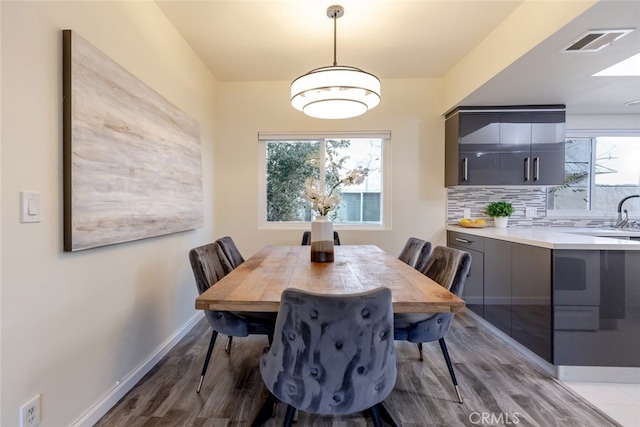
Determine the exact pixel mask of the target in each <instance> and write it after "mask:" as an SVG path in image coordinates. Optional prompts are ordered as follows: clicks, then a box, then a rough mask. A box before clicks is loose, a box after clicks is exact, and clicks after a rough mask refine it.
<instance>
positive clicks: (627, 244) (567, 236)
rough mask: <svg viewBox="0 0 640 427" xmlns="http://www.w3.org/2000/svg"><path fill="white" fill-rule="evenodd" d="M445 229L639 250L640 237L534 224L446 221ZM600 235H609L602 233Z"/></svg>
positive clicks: (545, 243)
mask: <svg viewBox="0 0 640 427" xmlns="http://www.w3.org/2000/svg"><path fill="white" fill-rule="evenodd" d="M446 229H447V230H448V231H457V232H459V233H466V234H471V235H474V236H481V237H489V238H492V239H498V240H505V241H508V242H514V243H522V244H525V245H531V246H539V247H542V248H548V249H580V250H615V251H640V241H634V240H628V239H624V238H616V237H625V236H630V235H632V236H638V237H640V233H639V232H637V231H631V230H630V231H626V230H615V229H606V228H570V227H536V226H532V227H526V226H525V227H507V228H495V227H486V228H467V227H462V226H459V225H447V228H446ZM593 234H597V236H594V235H593ZM603 235H606V236H611V237H601V236H603Z"/></svg>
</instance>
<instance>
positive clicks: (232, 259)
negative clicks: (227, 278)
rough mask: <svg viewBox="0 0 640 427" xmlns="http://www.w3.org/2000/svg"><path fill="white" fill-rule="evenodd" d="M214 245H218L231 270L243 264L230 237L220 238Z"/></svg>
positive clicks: (240, 255) (242, 259)
mask: <svg viewBox="0 0 640 427" xmlns="http://www.w3.org/2000/svg"><path fill="white" fill-rule="evenodd" d="M215 243H217V244H219V245H220V247H221V248H222V252H224V254H225V256H226V257H227V259H228V260H229V264H230V265H231V268H232V269H233V268H236V267H238V266H239V265H240V264H242V263H243V262H244V258H243V257H242V254H241V253H240V251H239V250H238V247H237V246H236V244H235V242H234V241H233V239H232V238H231V237H229V236H224V237H221V238H219V239H218V240H216V241H215Z"/></svg>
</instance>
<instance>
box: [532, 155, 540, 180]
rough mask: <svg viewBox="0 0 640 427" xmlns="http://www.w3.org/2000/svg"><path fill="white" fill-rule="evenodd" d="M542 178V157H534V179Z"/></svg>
mask: <svg viewBox="0 0 640 427" xmlns="http://www.w3.org/2000/svg"><path fill="white" fill-rule="evenodd" d="M539 178H540V157H534V158H533V180H534V181H537V180H538V179H539Z"/></svg>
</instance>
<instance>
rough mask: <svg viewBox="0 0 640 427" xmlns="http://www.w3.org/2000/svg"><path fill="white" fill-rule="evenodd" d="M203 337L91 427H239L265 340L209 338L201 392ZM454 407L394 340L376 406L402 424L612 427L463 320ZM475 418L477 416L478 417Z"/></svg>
mask: <svg viewBox="0 0 640 427" xmlns="http://www.w3.org/2000/svg"><path fill="white" fill-rule="evenodd" d="M210 336H211V330H210V329H209V326H208V324H207V323H206V320H205V319H203V320H202V321H201V322H199V323H198V325H197V326H196V327H194V328H193V329H192V330H191V331H190V332H189V334H188V335H187V336H185V337H184V338H183V339H182V340H181V341H180V342H179V343H178V345H176V346H175V347H174V348H173V349H172V350H171V351H170V352H169V353H168V354H167V355H166V356H165V357H164V358H163V359H162V360H161V361H160V362H159V363H158V364H157V365H156V366H155V367H154V368H153V369H152V370H151V371H150V372H149V373H148V374H147V375H146V376H145V377H144V378H143V379H142V380H141V381H140V382H139V383H138V384H137V385H136V386H135V387H134V388H133V389H132V390H131V391H130V392H129V393H127V395H125V396H124V397H123V398H122V399H121V400H120V401H119V402H118V403H117V404H116V405H115V406H114V407H113V408H112V409H111V410H110V411H109V412H108V413H107V414H105V416H104V417H102V419H101V420H100V421H99V422H98V423H97V424H96V426H98V427H120V426H123V427H124V426H127V427H156V426H172V427H174V426H184V427H188V426H191V427H222V426H225V427H227V426H228V427H235V426H248V425H250V422H251V420H252V419H253V417H254V416H255V414H256V413H257V411H258V409H259V408H260V405H261V404H262V402H263V401H264V400H265V399H266V396H267V390H266V388H265V386H264V385H263V383H262V379H261V378H260V372H259V368H258V361H259V358H260V355H261V354H262V351H263V349H264V348H265V347H266V346H267V344H268V343H267V339H266V337H261V336H251V337H247V338H236V339H234V341H233V346H232V350H231V355H230V356H228V355H227V354H226V353H225V352H224V346H225V344H226V337H225V336H218V341H217V342H216V346H215V348H214V352H213V356H212V358H211V363H210V364H209V369H208V372H207V375H206V377H205V380H204V384H203V386H202V391H201V392H200V394H197V393H196V391H195V389H196V386H197V384H198V379H199V377H200V371H201V369H202V364H203V363H204V357H205V354H206V352H207V346H208V344H209V339H210ZM447 346H448V348H449V354H450V355H451V358H452V361H453V364H454V367H455V370H456V376H457V379H458V384H459V386H460V392H461V393H462V397H463V399H464V403H463V404H459V403H458V402H457V399H456V396H455V391H454V389H453V385H452V383H451V378H450V377H449V372H448V371H447V367H446V364H445V362H444V358H443V357H442V353H441V352H440V346H439V345H438V344H437V343H429V344H425V346H424V358H425V360H424V362H420V361H419V360H418V351H417V347H416V345H415V344H410V343H406V342H397V343H396V350H397V356H398V378H397V381H396V385H395V388H394V390H393V392H392V393H391V394H390V395H389V397H388V398H387V399H386V401H385V402H386V404H387V406H388V408H389V409H390V411H391V412H392V413H393V414H394V415H395V417H396V419H398V420H399V421H400V422H401V425H402V426H407V427H418V426H420V427H423V426H443V427H444V426H446V427H451V426H474V425H518V426H538V427H554V426H558V427H560V426H563V427H567V426H579V427H607V426H619V424H617V423H615V422H614V421H613V420H611V419H610V418H609V417H607V416H606V415H604V414H603V413H602V412H600V411H599V410H598V409H596V408H595V407H594V406H593V405H591V404H590V403H588V402H587V401H585V400H584V399H582V398H581V397H580V396H578V395H577V394H574V392H572V391H571V390H570V389H568V388H566V387H565V386H564V385H562V384H561V383H560V382H558V381H557V380H556V379H554V378H553V377H551V376H549V375H548V374H547V373H545V372H543V371H542V370H541V369H540V368H539V367H538V366H536V365H535V364H533V363H532V362H530V361H529V360H527V359H526V358H525V357H524V356H522V355H521V354H520V353H518V352H517V351H516V350H514V349H513V348H512V347H511V346H509V345H508V344H506V343H505V342H504V341H502V340H500V339H499V338H497V337H496V336H494V335H493V334H492V333H491V332H489V331H487V330H486V329H484V328H483V327H482V326H479V325H478V324H477V322H476V321H475V320H474V319H473V317H472V316H469V315H466V314H465V313H460V314H458V315H456V318H455V320H454V324H453V327H452V328H451V330H450V331H449V335H448V336H447ZM284 412H285V407H284V405H283V404H279V405H277V407H276V411H275V416H274V418H272V419H270V420H269V421H268V422H267V423H265V427H274V426H279V425H281V424H282V421H283V419H284ZM296 417H297V421H296V423H295V424H296V425H299V426H312V427H324V426H334V427H342V426H345V427H346V426H349V427H350V426H362V427H364V426H370V425H373V423H372V422H371V420H370V419H367V418H365V417H364V416H363V415H362V414H354V415H350V416H343V417H328V416H317V415H311V414H305V413H301V412H299V411H298V412H297V413H296ZM482 417H484V418H482Z"/></svg>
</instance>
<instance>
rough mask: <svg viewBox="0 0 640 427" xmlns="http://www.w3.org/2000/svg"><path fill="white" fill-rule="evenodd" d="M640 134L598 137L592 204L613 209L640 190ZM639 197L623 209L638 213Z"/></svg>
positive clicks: (594, 208) (603, 210)
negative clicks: (638, 135)
mask: <svg viewBox="0 0 640 427" xmlns="http://www.w3.org/2000/svg"><path fill="white" fill-rule="evenodd" d="M639 160H640V137H597V138H596V160H595V163H596V165H595V185H594V192H593V207H592V209H593V210H594V211H596V212H613V211H615V210H616V209H617V207H618V203H619V202H620V200H622V199H623V198H624V197H626V196H630V195H632V194H639V192H640V163H639ZM636 200H637V199H633V200H630V201H628V202H626V203H625V205H624V209H627V210H628V211H629V212H638V207H637V203H634V202H635V201H636Z"/></svg>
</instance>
